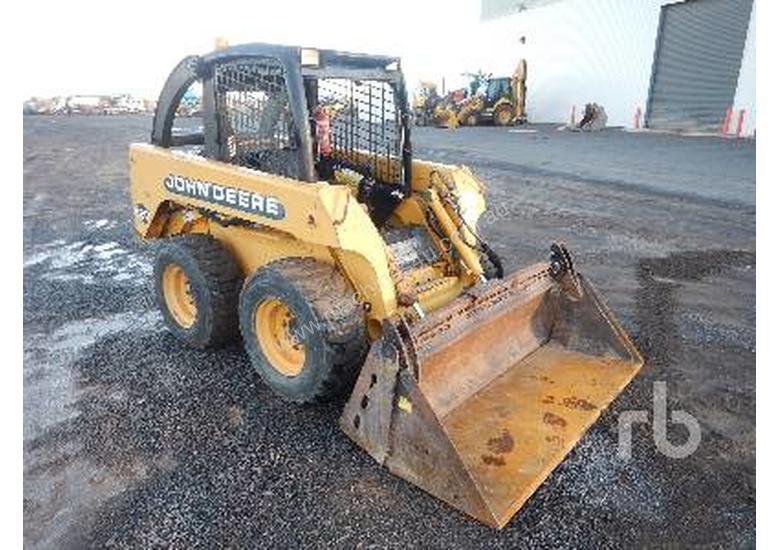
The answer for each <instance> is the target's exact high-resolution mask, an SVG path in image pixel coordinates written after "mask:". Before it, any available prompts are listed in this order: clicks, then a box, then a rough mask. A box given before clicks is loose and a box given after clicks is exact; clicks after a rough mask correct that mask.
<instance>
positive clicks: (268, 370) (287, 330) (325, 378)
mask: <svg viewBox="0 0 780 550" xmlns="http://www.w3.org/2000/svg"><path fill="white" fill-rule="evenodd" d="M239 324H240V328H241V335H242V337H243V340H244V348H245V349H246V352H247V355H248V356H249V359H250V361H251V363H252V366H253V367H254V369H255V370H256V371H257V373H258V374H259V375H260V377H261V378H262V379H263V381H264V382H265V383H266V384H268V386H269V387H270V388H271V389H272V390H273V391H274V392H276V393H277V394H279V395H280V396H282V397H283V398H285V399H287V400H289V401H294V402H298V403H309V402H313V401H327V400H331V399H334V398H336V397H340V396H341V395H343V393H344V392H345V390H349V389H351V387H352V385H353V384H354V381H355V377H356V375H357V370H358V368H359V367H360V366H361V365H362V363H363V361H364V359H365V356H366V351H367V349H368V340H367V337H366V327H365V321H364V316H363V310H362V308H361V306H360V303H358V301H357V300H356V299H355V296H354V292H353V290H352V287H351V286H350V285H349V283H348V282H347V281H346V280H345V279H344V277H343V276H342V275H341V274H340V273H339V272H338V271H337V270H336V269H335V268H334V267H333V266H331V265H328V264H324V263H321V262H318V261H316V260H314V259H311V258H287V259H283V260H279V261H276V262H273V263H271V264H269V265H267V266H264V267H262V268H260V269H259V270H258V271H257V272H255V274H254V275H252V276H251V277H250V278H248V279H247V281H246V283H245V284H244V288H243V290H242V291H241V297H240V303H239Z"/></svg>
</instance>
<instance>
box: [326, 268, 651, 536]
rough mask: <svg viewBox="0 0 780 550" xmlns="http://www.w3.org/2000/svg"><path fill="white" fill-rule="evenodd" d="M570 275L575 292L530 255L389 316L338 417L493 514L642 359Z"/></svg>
mask: <svg viewBox="0 0 780 550" xmlns="http://www.w3.org/2000/svg"><path fill="white" fill-rule="evenodd" d="M576 277H577V278H578V279H577V281H578V282H579V287H580V288H581V295H580V296H578V297H576V298H572V297H571V295H570V294H569V293H567V292H565V291H564V290H563V289H562V285H561V284H560V282H559V281H560V279H559V278H554V277H553V276H552V274H551V271H550V269H549V266H548V265H546V264H538V265H536V266H532V267H531V268H529V269H527V270H524V271H521V272H518V273H516V274H515V275H513V276H511V277H510V278H508V279H504V280H502V281H500V282H495V283H491V284H488V285H485V286H484V287H483V290H481V291H479V292H478V293H472V294H470V295H467V296H462V297H461V298H458V299H457V300H455V301H454V302H453V303H452V304H450V305H449V306H447V307H446V308H445V309H443V310H439V311H437V312H435V313H434V314H431V315H429V316H427V317H426V318H425V319H423V320H421V321H419V322H418V323H416V324H415V325H413V326H411V327H409V326H408V325H406V323H405V322H403V321H400V322H399V323H398V324H396V325H391V324H388V325H387V326H386V327H385V332H384V335H383V337H382V338H381V339H380V340H378V341H377V342H375V343H374V344H373V346H372V348H371V351H370V352H369V357H368V359H367V361H366V363H365V365H364V367H363V370H362V371H361V373H360V375H359V377H358V381H357V383H356V384H355V388H354V391H353V394H352V396H351V397H350V399H349V401H348V403H347V405H346V407H345V409H344V413H343V415H342V418H341V425H342V428H343V429H344V431H345V432H346V433H347V435H348V436H349V437H350V438H351V439H353V440H354V441H355V442H356V443H357V444H358V445H360V446H361V447H363V448H364V449H366V450H367V451H368V452H369V453H370V454H371V455H372V456H373V457H374V458H375V459H376V460H377V461H378V462H380V463H381V464H384V465H386V466H387V467H388V468H389V469H390V471H391V472H393V473H394V474H396V475H398V476H400V477H402V478H404V479H406V480H408V481H411V482H412V483H414V484H416V485H417V486H419V487H421V488H423V489H425V490H426V491H428V492H429V493H431V494H433V495H435V496H437V497H438V498H440V499H442V500H444V501H445V502H447V503H449V504H451V505H452V506H454V507H456V508H458V509H460V510H462V511H463V512H465V513H467V514H469V515H471V516H472V517H474V518H476V519H478V520H480V521H482V522H484V523H486V524H488V525H491V526H493V527H497V528H500V527H503V526H504V525H506V523H507V522H508V521H509V520H510V519H511V518H512V516H513V515H514V514H515V513H516V512H517V510H519V509H520V507H521V506H522V505H523V503H524V502H525V501H526V500H527V499H528V498H529V497H530V496H531V495H532V494H533V492H534V491H535V490H536V489H537V488H538V487H539V485H541V484H542V482H543V481H544V480H545V478H546V477H547V476H548V475H549V474H550V472H551V471H552V470H553V469H554V468H555V466H557V465H558V464H559V463H560V462H561V461H562V460H563V459H564V457H565V456H566V454H567V453H568V452H569V451H570V450H571V449H572V448H573V447H574V445H576V443H577V442H578V441H579V439H580V438H581V437H582V435H583V434H584V433H585V431H586V430H587V429H588V427H589V426H590V425H591V424H592V423H593V422H595V421H596V420H597V419H598V417H599V415H600V414H601V412H602V411H603V410H604V409H605V408H606V407H607V406H608V405H609V404H610V403H611V402H612V401H613V400H614V399H615V397H616V396H617V395H618V394H619V393H620V391H621V390H622V389H623V388H624V387H625V386H626V384H628V382H629V381H630V380H631V379H632V378H633V377H634V376H635V375H636V374H637V372H638V371H639V369H640V368H641V366H642V359H641V357H640V356H639V354H638V353H637V351H636V349H635V348H634V346H633V345H632V343H631V341H630V340H629V339H628V337H627V336H626V334H625V333H624V331H623V330H622V329H621V327H620V326H619V325H618V323H617V321H616V320H615V318H614V317H613V316H612V314H611V312H610V311H609V310H608V309H607V307H606V305H605V303H604V302H603V300H602V299H601V297H600V296H599V295H598V293H597V292H596V290H595V289H594V288H593V287H592V286H591V285H590V283H589V282H588V281H587V280H586V279H584V278H582V277H581V276H579V275H576Z"/></svg>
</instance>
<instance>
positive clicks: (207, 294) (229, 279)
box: [154, 235, 242, 349]
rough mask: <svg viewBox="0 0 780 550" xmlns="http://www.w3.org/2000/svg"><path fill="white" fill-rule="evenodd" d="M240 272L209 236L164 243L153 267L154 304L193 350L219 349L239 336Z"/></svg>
mask: <svg viewBox="0 0 780 550" xmlns="http://www.w3.org/2000/svg"><path fill="white" fill-rule="evenodd" d="M241 280H242V277H241V272H240V271H239V269H238V266H237V265H236V261H235V259H234V258H233V256H232V255H231V254H230V252H228V251H227V250H226V249H225V248H224V247H223V246H222V245H221V244H220V242H219V241H217V240H216V239H214V238H213V237H211V236H210V235H185V236H182V237H173V238H171V239H168V240H167V241H165V242H164V243H163V245H162V247H161V248H160V250H159V252H158V254H157V259H156V261H155V265H154V282H155V290H156V295H157V304H158V306H159V308H160V312H161V313H162V316H163V319H164V320H165V324H166V325H167V327H168V329H169V330H170V331H171V332H172V333H173V334H174V335H175V336H176V337H177V338H179V339H180V340H182V341H183V342H186V343H187V344H189V345H190V346H192V347H195V348H199V349H203V348H213V347H220V346H223V345H225V344H227V343H228V342H230V341H231V340H234V339H235V337H236V336H237V335H238V314H237V308H238V293H239V290H240V288H241Z"/></svg>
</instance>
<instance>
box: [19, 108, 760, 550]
mask: <svg viewBox="0 0 780 550" xmlns="http://www.w3.org/2000/svg"><path fill="white" fill-rule="evenodd" d="M150 125H151V118H149V117H145V116H138V117H72V118H68V117H61V118H50V117H26V118H25V121H24V354H25V360H24V449H25V451H24V452H25V471H24V537H25V544H26V545H27V546H29V547H32V548H52V547H56V548H69V547H84V546H90V547H106V546H118V547H127V546H143V547H148V546H158V545H165V546H173V547H177V548H185V547H192V546H203V547H214V546H231V547H240V546H263V547H302V546H311V545H317V546H325V545H328V546H337V547H387V546H411V545H415V546H421V547H432V548H439V547H442V548H444V547H447V548H451V547H475V546H480V547H499V546H509V547H550V546H555V547H627V546H628V547H635V546H658V545H664V546H672V547H689V546H692V545H707V546H726V547H732V546H737V547H751V546H754V545H755V209H754V206H753V205H754V204H755V146H754V144H753V143H750V142H733V141H721V140H718V139H708V138H687V139H683V138H678V137H673V136H658V135H645V134H626V133H624V132H620V131H608V132H604V133H602V134H599V135H598V136H587V135H570V134H564V133H562V132H556V131H555V130H554V129H553V128H550V127H540V128H538V129H537V130H538V131H537V132H535V133H510V132H507V131H506V130H503V129H496V128H466V129H462V130H459V131H458V132H454V133H449V132H446V131H439V130H435V129H420V130H419V131H416V133H415V143H416V154H417V155H418V156H420V157H427V158H432V159H437V160H442V161H448V162H465V163H468V164H470V165H471V166H472V167H473V168H474V170H475V172H476V173H477V175H479V176H480V177H481V178H482V179H483V180H484V181H485V182H486V183H487V185H488V186H489V194H490V199H491V204H492V207H491V210H490V211H489V212H488V213H487V215H486V216H485V218H484V219H483V223H482V225H483V227H482V228H483V232H484V233H485V234H486V235H487V236H488V237H489V238H490V239H491V241H492V242H493V243H494V244H495V248H496V249H497V250H498V252H499V253H500V254H501V255H502V256H503V257H504V258H505V260H506V263H507V264H509V267H510V268H513V267H519V266H521V265H524V264H527V263H530V262H532V261H537V260H538V259H539V258H540V257H544V256H546V249H547V247H548V246H549V243H550V241H551V240H553V239H554V238H558V239H563V240H564V241H565V242H566V243H567V244H568V245H569V247H570V248H571V249H572V250H573V251H574V253H575V258H576V259H577V260H578V261H579V265H580V268H581V270H582V271H583V272H584V273H586V274H587V275H589V276H590V277H591V278H592V279H593V280H594V283H595V284H596V286H597V287H598V288H599V289H600V290H601V291H602V293H603V294H604V295H605V296H606V297H607V299H608V300H609V302H610V305H611V306H612V307H613V309H614V311H615V313H616V315H617V316H618V317H619V318H620V320H621V322H623V323H624V325H625V327H626V328H627V330H628V331H629V332H630V333H631V335H632V336H633V337H634V339H635V341H636V342H637V343H638V345H639V347H640V348H641V351H642V353H643V354H644V356H645V358H646V359H647V364H646V366H645V368H644V369H643V371H642V372H641V373H640V375H639V376H638V377H637V378H636V379H635V380H634V381H633V382H632V383H631V385H630V386H629V387H628V388H627V390H626V391H625V392H624V393H623V394H622V395H621V396H620V397H619V398H618V399H617V401H615V403H614V404H613V405H612V407H611V408H610V409H609V410H608V411H607V413H605V414H604V416H602V418H601V419H600V420H599V422H597V423H596V424H595V425H594V426H593V427H592V429H591V430H590V431H589V432H588V433H587V435H586V436H585V437H584V439H583V440H582V442H581V443H580V445H578V446H577V447H576V448H575V450H574V451H573V452H572V453H571V454H570V455H569V457H568V458H567V459H566V460H565V461H564V462H563V463H562V464H561V465H560V466H559V467H558V468H557V469H556V470H555V471H554V472H553V473H552V475H551V476H550V477H549V478H548V479H547V481H546V482H545V483H544V485H543V486H542V487H541V488H540V489H539V490H538V491H537V492H536V494H535V495H534V496H533V497H532V498H531V499H530V500H529V501H528V503H527V504H526V505H525V506H524V507H523V509H522V510H521V511H520V513H518V514H517V516H515V518H514V519H513V520H512V522H511V523H510V524H509V525H508V526H507V527H506V528H505V529H504V530H502V531H494V530H491V529H489V528H487V527H484V526H482V525H480V524H477V523H476V522H474V521H471V520H470V519H468V518H466V517H464V516H463V515H461V514H460V513H458V512H457V511H454V510H452V509H451V508H449V507H447V506H446V505H444V504H441V503H439V502H438V501H436V500H435V499H434V498H433V497H430V496H428V495H426V494H425V493H423V492H422V491H420V490H418V489H416V488H414V487H413V486H411V485H409V484H408V483H406V482H404V481H402V480H400V479H397V478H395V477H393V476H392V475H390V474H389V473H388V472H387V471H385V470H383V469H381V468H379V467H378V466H377V465H376V464H375V463H374V462H373V461H372V459H371V458H370V457H369V456H368V455H366V454H364V453H363V452H360V451H359V450H358V449H357V448H355V447H354V446H353V445H352V444H351V443H350V442H349V441H348V440H347V439H346V437H345V436H343V435H342V433H341V432H340V431H339V429H338V426H337V419H338V415H339V412H340V410H339V409H340V407H339V405H337V404H334V405H329V406H310V407H300V406H295V405H292V404H287V403H284V402H282V401H280V400H279V399H277V398H275V397H274V396H273V395H272V394H271V393H270V391H269V390H267V389H266V388H265V387H263V385H262V384H261V382H260V381H259V379H258V378H257V376H256V375H255V374H253V372H252V370H251V368H250V367H249V365H248V363H247V360H246V359H245V357H244V355H243V353H242V352H241V350H240V348H239V347H238V346H234V347H232V348H229V349H227V350H225V351H220V352H202V351H193V350H189V349H186V348H184V347H182V346H181V345H180V344H179V343H178V342H177V341H175V340H174V339H173V337H172V336H171V335H169V334H168V333H167V332H166V331H165V330H164V328H163V326H162V319H161V316H160V315H159V314H158V313H157V311H156V310H155V306H154V303H153V299H152V288H151V284H150V273H151V257H152V253H153V250H152V249H151V248H150V247H147V246H142V245H141V244H139V243H138V242H137V241H136V239H135V237H134V235H133V232H132V228H131V225H130V223H129V219H130V206H129V197H128V192H127V164H126V150H127V144H128V143H129V142H131V141H145V140H146V139H147V136H148V133H149V129H150ZM545 159H548V160H545ZM556 159H561V160H560V162H557V161H556ZM623 159H626V162H625V164H624V163H623ZM637 174H639V175H637ZM648 174H650V175H648ZM657 381H664V382H666V383H667V384H668V394H669V408H670V409H682V410H685V411H687V412H689V413H691V414H692V415H694V417H695V418H696V419H697V420H698V422H699V424H700V426H701V431H702V441H701V444H700V446H699V448H698V449H697V450H696V451H695V452H694V453H693V454H692V455H690V456H689V457H687V458H683V459H671V458H667V457H665V456H664V455H662V454H661V453H660V452H659V451H658V450H657V449H656V447H655V445H654V443H653V434H652V430H651V429H650V427H649V426H647V425H640V426H639V427H637V429H636V430H635V432H634V445H633V449H632V451H633V452H632V458H631V459H630V460H624V459H621V458H620V457H618V455H617V417H618V414H619V413H620V411H624V410H628V409H638V410H651V408H652V395H653V393H652V392H653V382H657ZM676 428H679V425H671V426H670V438H671V439H672V440H673V441H676V442H681V441H684V440H685V437H686V433H685V430H684V429H682V430H678V429H676Z"/></svg>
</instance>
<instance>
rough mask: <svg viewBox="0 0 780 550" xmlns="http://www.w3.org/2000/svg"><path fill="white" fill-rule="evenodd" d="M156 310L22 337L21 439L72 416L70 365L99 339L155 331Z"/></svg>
mask: <svg viewBox="0 0 780 550" xmlns="http://www.w3.org/2000/svg"><path fill="white" fill-rule="evenodd" d="M162 329H163V325H162V317H161V316H160V314H159V312H157V311H149V312H146V313H137V312H124V313H119V314H116V315H112V316H110V317H106V318H103V319H98V318H89V319H81V320H78V321H71V322H68V323H65V324H64V325H62V326H60V327H59V328H58V329H56V330H55V331H54V332H52V333H51V334H33V335H25V342H24V440H25V441H29V440H31V439H34V438H36V437H38V436H39V435H41V434H42V433H43V432H44V431H45V430H46V429H48V428H49V427H51V426H53V425H55V424H57V423H59V422H62V421H64V420H67V419H69V418H72V417H74V415H75V414H76V412H75V411H74V410H73V408H72V407H71V405H72V404H73V403H74V402H75V400H76V399H77V397H78V392H77V389H76V384H75V381H74V380H73V371H72V365H73V363H74V361H76V360H77V359H78V358H79V357H80V356H81V355H82V353H83V352H84V350H86V349H87V348H88V347H89V346H91V345H93V344H94V343H95V342H97V341H98V340H99V339H100V338H104V337H106V336H110V335H113V334H117V333H120V332H128V331H134V332H138V331H144V332H148V331H159V330H162Z"/></svg>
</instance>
